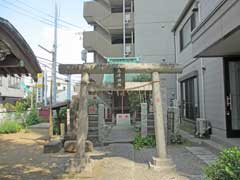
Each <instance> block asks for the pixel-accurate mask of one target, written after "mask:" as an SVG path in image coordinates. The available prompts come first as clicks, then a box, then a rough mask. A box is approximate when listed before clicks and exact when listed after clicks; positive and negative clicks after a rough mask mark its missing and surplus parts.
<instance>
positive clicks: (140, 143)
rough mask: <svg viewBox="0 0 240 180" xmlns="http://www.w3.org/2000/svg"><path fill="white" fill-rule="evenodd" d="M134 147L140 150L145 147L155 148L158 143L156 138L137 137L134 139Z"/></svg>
mask: <svg viewBox="0 0 240 180" xmlns="http://www.w3.org/2000/svg"><path fill="white" fill-rule="evenodd" d="M133 145H134V148H135V149H137V150H139V149H141V148H144V147H154V146H155V145H156V141H155V138H154V136H147V137H142V136H140V135H137V136H136V137H135V138H134V142H133Z"/></svg>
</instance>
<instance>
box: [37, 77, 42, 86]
mask: <svg viewBox="0 0 240 180" xmlns="http://www.w3.org/2000/svg"><path fill="white" fill-rule="evenodd" d="M37 77H38V81H37V87H38V88H42V87H43V73H38V74H37Z"/></svg>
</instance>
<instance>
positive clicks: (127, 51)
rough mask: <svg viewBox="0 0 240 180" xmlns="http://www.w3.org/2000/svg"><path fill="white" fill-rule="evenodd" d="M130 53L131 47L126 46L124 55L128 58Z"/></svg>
mask: <svg viewBox="0 0 240 180" xmlns="http://www.w3.org/2000/svg"><path fill="white" fill-rule="evenodd" d="M131 53H132V46H131V45H126V49H125V55H126V56H129V55H131Z"/></svg>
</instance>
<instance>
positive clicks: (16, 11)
mask: <svg viewBox="0 0 240 180" xmlns="http://www.w3.org/2000/svg"><path fill="white" fill-rule="evenodd" d="M0 6H2V7H4V8H6V9H10V10H12V11H14V12H15V13H18V14H21V15H23V16H26V17H29V18H31V19H34V20H37V21H39V22H41V23H44V24H46V25H49V26H53V24H50V23H49V22H46V21H44V20H41V19H38V18H36V17H34V16H31V15H29V14H25V13H23V12H21V11H18V10H16V9H12V8H10V7H8V6H6V5H3V4H0Z"/></svg>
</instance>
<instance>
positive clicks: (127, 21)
mask: <svg viewBox="0 0 240 180" xmlns="http://www.w3.org/2000/svg"><path fill="white" fill-rule="evenodd" d="M130 21H131V14H126V15H125V23H126V24H128V23H129V22H130Z"/></svg>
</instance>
